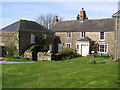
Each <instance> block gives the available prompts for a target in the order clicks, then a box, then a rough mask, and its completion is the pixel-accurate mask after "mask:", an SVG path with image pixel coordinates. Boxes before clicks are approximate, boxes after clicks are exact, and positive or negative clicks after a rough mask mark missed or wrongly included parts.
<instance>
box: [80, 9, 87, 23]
mask: <svg viewBox="0 0 120 90" xmlns="http://www.w3.org/2000/svg"><path fill="white" fill-rule="evenodd" d="M85 19H88V18H87V17H86V11H85V10H84V8H82V10H81V11H80V20H81V21H84V20H85Z"/></svg>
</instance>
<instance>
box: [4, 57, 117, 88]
mask: <svg viewBox="0 0 120 90" xmlns="http://www.w3.org/2000/svg"><path fill="white" fill-rule="evenodd" d="M90 59H91V57H81V58H76V59H71V60H65V61H39V62H34V63H21V64H3V65H2V69H3V75H2V78H3V81H2V83H3V84H2V85H3V88H117V87H118V83H119V81H118V63H117V62H112V61H106V63H102V64H100V63H98V64H90V63H88V62H89V60H90ZM95 60H96V61H98V62H101V61H103V60H104V58H95Z"/></svg>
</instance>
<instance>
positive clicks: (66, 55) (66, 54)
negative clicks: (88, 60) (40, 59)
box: [52, 48, 81, 61]
mask: <svg viewBox="0 0 120 90" xmlns="http://www.w3.org/2000/svg"><path fill="white" fill-rule="evenodd" d="M80 56H81V55H79V54H77V52H76V49H73V48H64V49H63V50H62V51H61V52H59V53H57V54H56V55H55V54H54V55H52V59H54V60H56V61H58V60H65V59H72V58H75V57H80Z"/></svg>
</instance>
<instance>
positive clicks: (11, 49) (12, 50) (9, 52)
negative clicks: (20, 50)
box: [4, 43, 17, 56]
mask: <svg viewBox="0 0 120 90" xmlns="http://www.w3.org/2000/svg"><path fill="white" fill-rule="evenodd" d="M4 50H5V52H6V56H14V55H16V51H17V48H16V46H15V45H14V44H13V43H9V44H7V45H6V46H5V47H4Z"/></svg>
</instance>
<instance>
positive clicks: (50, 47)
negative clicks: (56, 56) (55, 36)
mask: <svg viewBox="0 0 120 90" xmlns="http://www.w3.org/2000/svg"><path fill="white" fill-rule="evenodd" d="M52 50H53V45H52V44H50V45H49V51H50V52H52Z"/></svg>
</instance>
